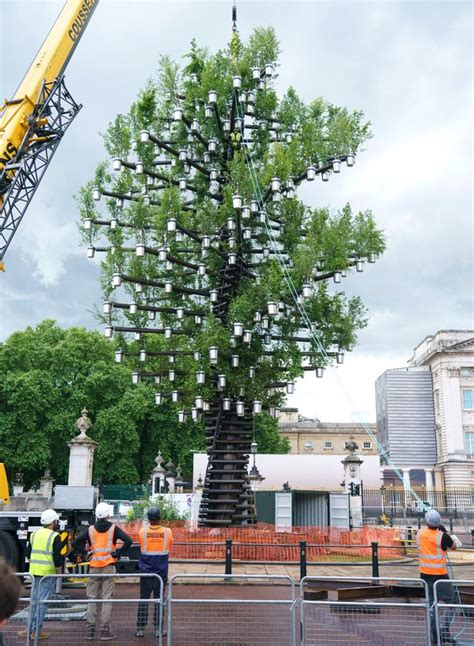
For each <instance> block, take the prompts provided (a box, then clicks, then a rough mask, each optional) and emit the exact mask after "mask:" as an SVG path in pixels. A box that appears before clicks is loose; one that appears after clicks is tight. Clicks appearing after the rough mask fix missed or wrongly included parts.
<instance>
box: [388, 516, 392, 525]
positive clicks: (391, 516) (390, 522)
mask: <svg viewBox="0 0 474 646" xmlns="http://www.w3.org/2000/svg"><path fill="white" fill-rule="evenodd" d="M389 525H390V527H393V516H390V523H389Z"/></svg>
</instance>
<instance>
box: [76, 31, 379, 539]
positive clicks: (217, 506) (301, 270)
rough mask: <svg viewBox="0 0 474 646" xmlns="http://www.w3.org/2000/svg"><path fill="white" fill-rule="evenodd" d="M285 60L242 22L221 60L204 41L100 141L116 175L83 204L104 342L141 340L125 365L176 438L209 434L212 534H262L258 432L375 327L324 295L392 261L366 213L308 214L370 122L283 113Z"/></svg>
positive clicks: (99, 181)
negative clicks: (255, 454)
mask: <svg viewBox="0 0 474 646" xmlns="http://www.w3.org/2000/svg"><path fill="white" fill-rule="evenodd" d="M278 53H279V47H278V42H277V40H276V37H275V34H274V32H273V30H272V29H256V30H255V31H254V32H253V33H252V35H251V36H250V38H249V40H248V41H247V42H246V43H242V42H241V41H240V39H239V37H238V35H237V32H236V30H235V24H234V33H233V37H232V40H231V43H230V45H229V47H228V48H227V49H225V50H222V51H218V52H217V53H216V54H214V55H210V54H209V53H208V52H207V51H206V50H205V49H202V48H200V47H198V46H197V45H196V43H195V42H193V43H192V44H191V49H190V51H189V53H188V54H187V65H186V66H185V67H184V69H183V70H180V69H179V68H178V66H177V65H176V64H175V63H173V62H172V61H170V60H169V59H167V58H163V59H162V60H161V64H160V68H159V71H158V79H157V81H156V82H154V81H150V82H149V83H148V84H147V85H146V87H145V88H144V89H143V90H142V91H141V92H140V93H139V95H138V99H137V101H136V102H135V103H134V104H133V105H132V106H131V109H130V111H129V113H128V114H126V115H119V116H117V117H116V119H115V121H114V122H113V123H112V124H111V125H110V127H109V129H108V131H107V133H106V135H105V147H106V150H107V152H108V154H109V156H110V157H111V158H112V163H111V167H112V171H116V172H115V173H114V172H110V171H109V167H110V166H109V164H106V163H104V164H101V165H100V166H99V167H98V168H97V171H96V175H95V178H94V180H92V181H91V182H90V183H89V184H88V185H87V186H86V187H84V188H83V189H82V191H81V195H80V208H81V217H82V221H83V231H84V236H85V238H86V239H87V240H88V243H89V248H88V255H89V256H90V257H93V256H94V255H95V253H96V252H98V251H100V252H105V259H104V260H103V261H102V278H101V280H102V286H103V291H104V298H105V304H104V315H103V319H104V322H105V324H106V335H107V336H112V335H115V338H116V339H117V341H118V343H119V344H120V343H123V344H125V343H126V340H127V339H131V341H130V342H129V345H128V351H127V352H126V353H125V352H124V353H120V352H119V353H118V355H117V356H118V358H119V359H121V358H124V360H125V361H126V362H127V363H128V365H129V366H130V369H131V370H133V376H132V379H133V381H134V382H135V383H136V384H137V385H138V384H143V383H144V382H149V383H152V384H155V389H156V393H155V401H156V403H157V404H159V405H161V404H163V402H166V403H169V402H170V401H171V403H172V404H174V405H175V406H176V408H177V411H176V412H177V416H178V420H179V422H180V423H184V424H187V423H188V422H187V420H189V418H191V419H193V420H194V421H198V420H200V419H201V418H202V417H204V419H205V425H206V440H207V443H208V453H209V466H208V470H207V473H206V479H205V483H204V496H203V503H202V508H201V523H202V524H204V525H208V526H223V525H232V524H234V525H235V524H249V523H252V522H254V521H255V515H254V504H253V496H252V493H251V490H250V485H249V482H248V477H247V464H248V453H249V449H250V443H251V442H252V440H253V439H254V437H255V431H254V418H255V416H258V415H259V414H260V413H261V411H262V410H265V411H267V412H268V413H269V414H270V415H271V416H274V415H275V414H276V412H277V410H278V407H280V406H281V404H282V403H283V402H284V400H285V396H286V393H289V392H292V391H293V388H294V381H295V379H296V378H297V377H300V376H302V375H303V374H304V371H306V370H313V371H314V370H315V371H316V374H317V376H322V374H323V371H324V369H325V368H327V367H328V366H329V365H331V364H332V363H333V362H336V361H337V362H339V363H340V362H342V360H343V354H344V351H345V350H349V349H351V348H352V346H353V345H354V344H355V342H356V335H357V331H358V330H359V329H361V328H362V327H364V326H365V325H366V323H367V318H366V312H365V309H364V307H363V305H362V303H361V301H360V299H359V298H351V299H348V298H346V297H345V295H344V293H343V292H341V291H333V290H332V289H331V287H330V285H329V282H330V281H334V283H336V284H337V283H340V282H341V279H342V278H343V277H344V276H345V275H346V273H347V272H349V271H352V270H356V271H359V272H360V271H362V270H363V268H364V263H365V262H374V261H375V259H376V256H377V255H378V254H380V253H381V252H382V251H383V249H384V241H383V236H382V234H381V232H380V231H379V230H378V229H377V228H376V225H375V222H374V219H373V217H372V214H371V213H370V212H369V211H364V212H359V213H353V212H352V210H351V207H350V206H349V205H346V206H344V207H343V208H342V209H341V210H340V211H336V212H332V211H330V210H329V209H328V208H317V209H314V208H310V207H308V206H307V205H305V204H304V203H303V202H302V201H301V200H300V199H299V196H298V192H297V191H298V187H299V186H300V184H301V183H302V182H303V181H313V180H315V179H316V178H318V179H322V181H323V182H326V181H328V180H329V178H330V177H332V176H333V175H334V176H335V175H337V174H338V173H340V171H341V169H342V166H343V165H347V166H349V167H350V166H352V165H353V164H354V162H355V155H356V153H357V152H358V151H359V150H360V148H361V145H362V144H363V143H364V141H365V140H366V139H367V138H368V137H369V136H370V133H369V124H368V123H367V122H366V121H365V120H364V116H363V114H362V113H361V112H357V111H356V112H349V111H348V110H346V109H345V108H341V107H338V106H334V105H332V104H331V103H328V102H327V101H324V100H323V99H321V98H318V99H316V100H315V101H313V102H311V103H310V104H309V105H305V104H304V103H303V102H302V101H301V99H299V98H298V96H297V94H296V92H295V91H294V90H293V89H291V88H290V89H289V90H288V92H287V93H286V94H285V95H284V96H283V97H282V98H281V99H279V98H278V96H277V94H276V92H275V89H274V85H275V78H276V73H275V71H276V68H277V58H278ZM109 163H110V162H109ZM102 197H103V198H104V200H103V201H104V202H105V208H106V211H107V215H106V216H104V215H102V214H101V212H100V210H99V205H98V203H97V202H98V201H100V200H101V198H102ZM124 347H125V346H124ZM186 428H187V427H186ZM177 433H178V434H179V433H181V431H180V430H178V431H177ZM260 448H262V447H260Z"/></svg>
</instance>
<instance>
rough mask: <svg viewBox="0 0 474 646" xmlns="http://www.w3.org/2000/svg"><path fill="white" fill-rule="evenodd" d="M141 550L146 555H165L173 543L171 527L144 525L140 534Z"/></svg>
mask: <svg viewBox="0 0 474 646" xmlns="http://www.w3.org/2000/svg"><path fill="white" fill-rule="evenodd" d="M138 539H139V542H140V550H141V553H142V554H145V555H146V556H165V555H168V554H169V551H170V547H171V545H172V543H173V537H172V534H171V529H168V527H161V526H160V525H158V526H157V525H153V526H150V527H143V528H142V529H141V530H140V533H139V535H138Z"/></svg>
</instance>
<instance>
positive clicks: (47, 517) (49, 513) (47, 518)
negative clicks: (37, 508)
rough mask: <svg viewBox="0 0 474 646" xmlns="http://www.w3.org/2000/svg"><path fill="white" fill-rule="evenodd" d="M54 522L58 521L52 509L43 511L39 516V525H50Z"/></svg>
mask: <svg viewBox="0 0 474 646" xmlns="http://www.w3.org/2000/svg"><path fill="white" fill-rule="evenodd" d="M55 520H59V516H58V515H57V513H56V512H55V511H54V509H45V510H44V512H43V513H42V514H41V524H42V525H51V523H54V521H55Z"/></svg>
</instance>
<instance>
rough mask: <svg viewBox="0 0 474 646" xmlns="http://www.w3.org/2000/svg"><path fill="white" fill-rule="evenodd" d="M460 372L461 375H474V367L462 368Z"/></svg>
mask: <svg viewBox="0 0 474 646" xmlns="http://www.w3.org/2000/svg"><path fill="white" fill-rule="evenodd" d="M459 374H460V375H461V377H474V368H461V370H460V371H459Z"/></svg>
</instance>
